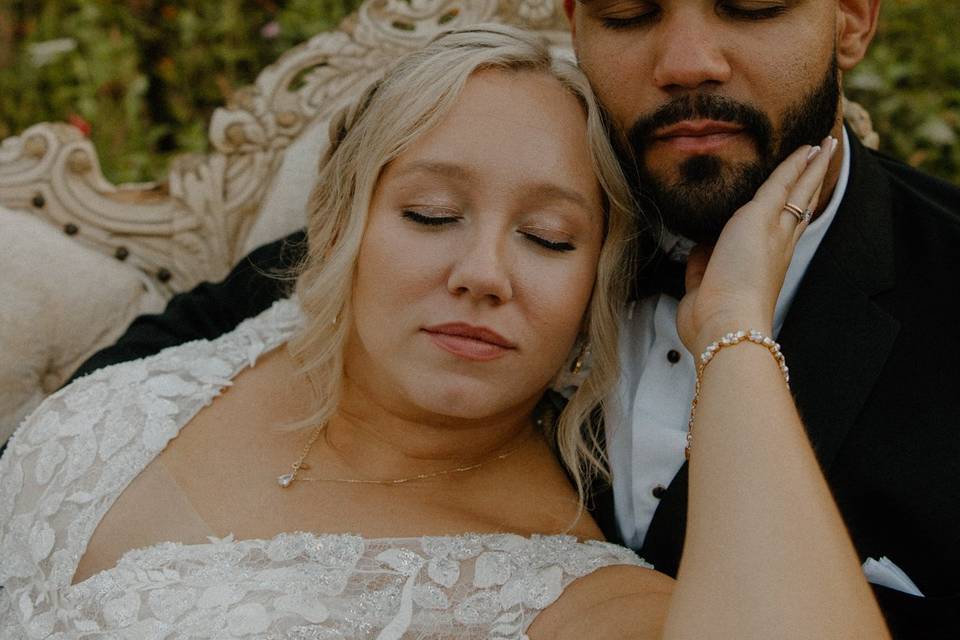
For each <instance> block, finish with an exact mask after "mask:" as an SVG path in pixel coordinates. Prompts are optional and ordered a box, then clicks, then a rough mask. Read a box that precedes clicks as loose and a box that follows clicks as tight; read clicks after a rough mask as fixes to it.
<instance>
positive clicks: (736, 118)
mask: <svg viewBox="0 0 960 640" xmlns="http://www.w3.org/2000/svg"><path fill="white" fill-rule="evenodd" d="M836 15H837V14H836V2H835V1H834V0H729V1H728V0H585V1H584V2H582V3H578V4H577V5H576V9H575V13H574V45H575V47H576V50H577V55H578V58H579V60H580V65H581V66H582V67H583V69H584V71H585V72H586V73H587V75H588V76H589V77H590V80H591V83H592V84H593V87H594V90H595V91H596V92H597V94H598V96H599V97H600V100H601V101H602V102H603V104H604V105H605V106H606V108H607V109H608V110H609V112H610V115H611V116H612V118H613V121H614V123H615V125H616V127H617V129H618V130H619V132H620V134H621V139H620V140H619V142H620V144H621V146H622V147H623V150H622V156H623V160H624V163H625V166H626V168H627V169H628V171H631V170H632V169H633V161H634V159H635V161H636V171H637V172H638V173H639V182H640V184H639V188H640V193H641V197H643V196H646V198H644V199H652V200H653V201H654V202H655V203H656V204H657V205H658V206H659V208H660V210H661V215H662V216H663V219H664V222H665V224H666V226H667V227H668V228H670V229H671V230H672V231H674V232H676V233H680V234H682V235H684V236H687V237H689V238H691V239H694V240H697V241H709V240H711V239H715V238H716V237H717V235H718V234H719V233H720V230H721V229H722V228H723V225H724V224H725V223H726V221H727V220H728V219H729V218H730V216H731V215H732V214H733V212H734V211H735V210H736V209H737V208H738V207H740V206H741V205H743V204H744V203H746V202H747V201H748V200H749V199H750V198H751V197H752V196H753V194H754V192H755V191H756V189H757V188H758V187H759V186H760V184H761V183H762V182H763V180H764V179H766V177H767V176H768V175H769V174H770V172H771V171H772V170H773V169H774V168H775V167H776V165H777V164H778V163H779V162H780V161H781V160H782V159H783V158H785V157H786V156H787V155H789V154H790V153H791V152H792V151H794V150H795V149H796V148H797V147H799V146H801V145H803V144H817V143H818V142H819V141H820V140H821V139H823V138H824V137H825V136H826V135H827V134H828V133H830V132H831V131H835V130H837V128H838V126H839V125H838V119H839V115H838V102H839V98H840V89H839V72H838V67H837V62H836V55H835V54H834V51H835V49H834V47H835V39H836ZM628 175H629V173H628Z"/></svg>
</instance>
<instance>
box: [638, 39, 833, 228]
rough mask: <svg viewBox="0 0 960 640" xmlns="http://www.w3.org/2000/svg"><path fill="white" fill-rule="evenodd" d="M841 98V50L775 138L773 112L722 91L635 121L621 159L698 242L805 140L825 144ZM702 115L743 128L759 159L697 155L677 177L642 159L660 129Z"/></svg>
mask: <svg viewBox="0 0 960 640" xmlns="http://www.w3.org/2000/svg"><path fill="white" fill-rule="evenodd" d="M839 102H840V85H839V74H838V67H837V59H836V55H834V57H833V59H832V61H831V63H830V68H829V69H828V70H827V74H826V76H825V77H824V79H823V81H822V82H821V83H820V85H819V86H818V87H817V88H816V89H815V90H814V91H813V92H811V93H810V94H808V95H807V96H805V97H804V98H803V99H802V100H800V101H799V102H797V103H796V104H794V105H792V106H791V107H789V108H788V109H787V111H786V112H785V113H784V117H783V126H782V129H781V131H780V132H779V133H780V135H779V136H777V137H776V138H775V136H774V130H773V124H772V123H771V121H770V118H769V117H768V116H767V115H766V114H765V113H763V112H762V111H760V110H759V109H757V108H756V107H753V106H750V105H747V104H743V103H740V102H736V101H734V100H731V99H730V98H725V97H722V96H717V95H711V94H704V93H698V94H687V95H684V96H680V97H678V98H676V99H674V100H671V101H670V102H668V103H667V104H665V105H663V106H662V107H660V108H659V109H657V110H656V111H655V112H654V113H653V114H651V115H649V116H645V117H641V118H640V119H638V120H637V122H636V123H634V125H633V126H632V127H631V128H630V130H629V131H628V132H627V142H628V144H629V149H627V150H626V153H623V152H622V151H623V150H621V153H620V156H621V163H622V164H623V167H624V171H625V172H626V173H627V175H628V176H629V175H634V174H635V175H637V177H638V180H637V183H636V184H635V188H636V189H639V193H637V194H635V195H637V197H638V200H639V201H640V202H641V203H643V202H649V201H652V202H653V203H654V204H655V205H656V206H657V208H659V210H660V212H661V216H662V218H663V220H662V222H663V224H664V225H665V226H666V227H667V228H668V229H669V230H670V231H672V232H674V233H677V234H680V235H682V236H685V237H687V238H690V239H691V240H694V241H697V242H704V241H713V240H716V238H717V237H718V236H719V235H720V231H722V230H723V227H724V225H725V224H726V223H727V221H728V220H729V219H730V217H731V216H732V215H733V214H734V212H735V211H736V210H737V209H739V208H740V207H741V206H743V205H744V204H746V203H747V202H748V201H749V200H750V199H751V198H753V195H754V194H755V193H756V191H757V189H758V188H759V187H760V185H761V184H763V181H764V180H766V179H767V177H768V176H769V175H770V174H771V173H772V172H773V170H774V169H775V168H776V167H777V165H779V164H780V163H781V162H782V161H783V160H784V159H785V158H786V157H787V156H788V155H790V154H791V153H793V152H794V151H795V150H796V149H797V148H799V147H800V146H802V145H805V144H810V145H815V144H819V143H820V141H821V140H823V138H825V137H826V136H827V134H829V133H830V131H831V130H832V129H833V125H834V123H835V122H836V117H837V109H838V106H839ZM701 118H702V119H710V120H717V121H721V122H730V123H734V124H736V125H738V126H740V127H743V130H744V132H745V133H746V134H747V135H748V136H750V137H751V138H752V139H753V142H754V144H755V145H756V148H757V159H756V160H754V161H752V162H740V163H736V164H729V163H724V161H723V160H722V159H721V158H720V157H718V156H715V155H698V156H693V157H691V158H688V159H687V160H685V161H684V162H682V163H681V164H680V166H679V167H677V170H678V172H679V174H680V178H679V181H677V182H674V183H672V184H670V183H666V182H665V181H664V180H661V179H659V178H657V177H656V176H654V175H653V174H652V173H650V172H649V170H648V169H647V167H646V166H644V164H643V158H644V157H645V156H644V154H645V152H646V149H647V146H648V145H649V144H651V142H652V135H653V133H654V132H655V131H656V130H658V129H661V128H663V127H666V126H669V125H672V124H676V123H678V122H682V121H683V120H691V119H701ZM634 158H636V162H635V161H634Z"/></svg>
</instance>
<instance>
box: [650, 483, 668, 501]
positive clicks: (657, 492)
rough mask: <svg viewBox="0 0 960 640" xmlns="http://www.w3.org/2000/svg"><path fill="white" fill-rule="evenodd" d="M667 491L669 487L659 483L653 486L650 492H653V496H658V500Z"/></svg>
mask: <svg viewBox="0 0 960 640" xmlns="http://www.w3.org/2000/svg"><path fill="white" fill-rule="evenodd" d="M666 492H667V488H666V487H664V486H663V485H659V484H658V485H657V486H655V487H654V488H653V491H651V492H650V493H652V494H653V497H654V498H656V499H657V500H659V499H660V498H662V497H663V496H664V494H665V493H666Z"/></svg>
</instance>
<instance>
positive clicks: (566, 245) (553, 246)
mask: <svg viewBox="0 0 960 640" xmlns="http://www.w3.org/2000/svg"><path fill="white" fill-rule="evenodd" d="M518 233H519V234H520V235H522V236H523V237H524V238H526V239H527V240H529V241H531V242H533V243H534V244H538V245H540V246H541V247H543V248H545V249H549V250H550V251H561V252H565V251H573V250H574V249H576V247H575V246H573V244H572V243H570V242H564V241H560V242H555V241H553V240H547V239H546V238H544V237H543V236H538V235H536V234H533V233H528V232H524V231H519V232H518Z"/></svg>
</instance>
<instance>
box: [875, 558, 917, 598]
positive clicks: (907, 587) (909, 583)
mask: <svg viewBox="0 0 960 640" xmlns="http://www.w3.org/2000/svg"><path fill="white" fill-rule="evenodd" d="M863 575H865V576H867V582H872V583H873V584H877V585H880V586H881V587H888V588H890V589H895V590H896V591H902V592H903V593H907V594H909V595H911V596H920V597H921V598H922V597H923V594H922V593H921V592H920V589H918V588H917V585H915V584H913V580H911V579H910V578H909V576H907V574H906V573H904V572H903V569H901V568H900V567H898V566H897V565H895V564H894V563H893V561H892V560H890V558H888V557H887V556H880V559H879V560H874V559H873V558H867V560H866V562H864V563H863Z"/></svg>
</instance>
